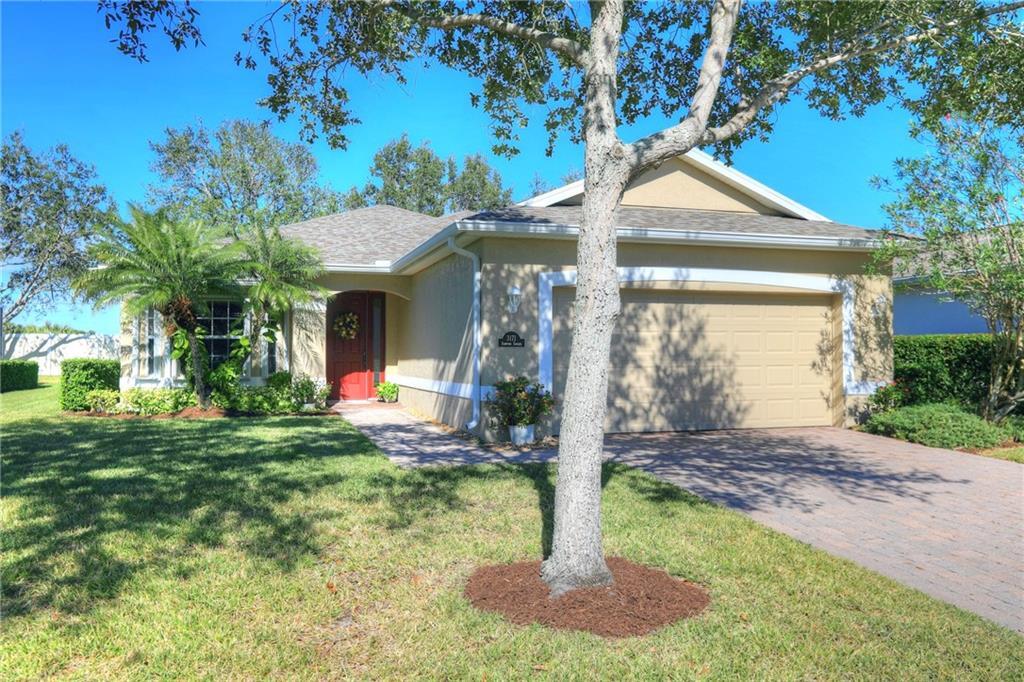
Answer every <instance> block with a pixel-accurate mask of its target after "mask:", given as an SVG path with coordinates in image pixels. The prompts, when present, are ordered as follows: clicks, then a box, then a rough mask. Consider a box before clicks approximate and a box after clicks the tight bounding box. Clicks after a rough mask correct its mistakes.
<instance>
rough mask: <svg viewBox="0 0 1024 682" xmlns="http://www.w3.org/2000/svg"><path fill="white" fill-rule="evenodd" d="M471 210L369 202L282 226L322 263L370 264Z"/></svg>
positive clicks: (403, 251) (407, 248) (388, 257)
mask: <svg viewBox="0 0 1024 682" xmlns="http://www.w3.org/2000/svg"><path fill="white" fill-rule="evenodd" d="M471 213H472V212H471V211H463V212H462V213H454V214H452V215H448V216H442V217H440V218H437V217H434V216H429V215H425V214H423V213H417V212H416V211H408V210H406V209H404V208H398V207H396V206H369V207H367V208H357V209H355V210H352V211H345V212H344V213H334V214H332V215H327V216H322V217H320V218H313V219H311V220H305V221H303V222H301V223H292V224H291V225H285V226H283V227H282V228H281V233H282V234H283V235H285V236H286V237H292V238H295V239H298V240H300V241H302V242H304V243H306V244H308V245H309V246H312V247H313V248H315V249H317V250H318V251H319V252H320V257H321V258H323V261H324V263H325V264H328V265H336V264H345V265H373V264H375V263H376V262H377V261H381V260H386V261H393V260H397V259H398V258H400V257H401V256H403V255H405V254H406V253H408V252H409V251H411V250H412V249H413V248H415V247H416V246H418V245H419V244H420V243H421V242H423V241H425V240H426V239H429V238H430V237H432V236H434V234H436V233H437V232H438V231H440V230H441V229H442V228H444V227H446V226H448V225H450V224H451V223H453V222H455V221H456V220H458V219H459V218H462V217H464V216H466V215H470V214H471Z"/></svg>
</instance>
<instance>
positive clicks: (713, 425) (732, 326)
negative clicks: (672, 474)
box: [553, 288, 837, 432]
mask: <svg viewBox="0 0 1024 682" xmlns="http://www.w3.org/2000/svg"><path fill="white" fill-rule="evenodd" d="M574 291H575V290H573V289H568V288H563V289H557V290H556V296H555V310H554V313H555V314H554V331H555V336H554V358H553V361H554V368H553V369H554V379H555V392H556V396H560V395H562V394H563V391H564V387H565V376H566V373H567V370H568V361H569V344H570V336H571V327H572V321H571V317H572V299H573V294H574ZM831 309H832V299H831V297H829V296H823V295H803V294H777V293H764V292H756V293H736V292H720V293H719V292H704V291H665V290H653V289H623V290H622V314H621V317H620V319H619V323H618V329H617V332H616V334H615V337H614V339H613V341H612V357H611V374H610V382H609V390H608V407H609V410H608V423H607V424H606V428H607V430H608V431H610V432H623V431H678V430H701V429H723V428H756V427H775V426H823V425H831V424H832V423H833V410H832V407H831V406H832V405H833V404H834V401H835V398H836V396H835V391H836V390H837V386H836V382H835V381H834V379H835V376H834V367H835V365H836V344H835V336H834V335H835V332H836V329H835V326H836V325H835V321H834V319H833V315H832V314H831Z"/></svg>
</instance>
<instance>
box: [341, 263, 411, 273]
mask: <svg viewBox="0 0 1024 682" xmlns="http://www.w3.org/2000/svg"><path fill="white" fill-rule="evenodd" d="M324 272H361V273H374V272H379V273H384V274H391V273H392V272H394V270H393V269H392V268H391V265H390V263H389V264H386V265H364V264H362V263H324Z"/></svg>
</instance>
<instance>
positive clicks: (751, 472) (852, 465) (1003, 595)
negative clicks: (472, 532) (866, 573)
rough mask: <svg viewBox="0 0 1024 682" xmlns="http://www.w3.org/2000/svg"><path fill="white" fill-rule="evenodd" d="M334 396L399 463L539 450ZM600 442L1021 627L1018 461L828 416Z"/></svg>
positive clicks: (614, 455) (1023, 543) (634, 461)
mask: <svg viewBox="0 0 1024 682" xmlns="http://www.w3.org/2000/svg"><path fill="white" fill-rule="evenodd" d="M338 409H339V410H341V411H342V412H343V413H344V415H345V416H346V417H347V418H348V419H349V420H350V421H351V422H352V423H353V424H355V425H356V426H357V427H358V428H359V429H360V430H362V431H363V432H364V433H365V434H366V435H367V436H369V437H370V438H371V439H372V440H373V441H374V442H375V443H376V444H377V446H378V447H379V448H380V449H381V450H382V451H383V452H384V453H385V454H387V455H388V457H390V458H391V460H392V461H394V462H395V463H396V464H398V465H399V466H405V467H416V466H446V465H447V466H450V465H461V464H478V463H481V462H497V461H504V462H507V461H544V460H550V459H554V457H555V452H554V451H550V450H533V451H528V452H501V451H497V450H494V449H491V448H483V447H479V446H476V445H474V444H472V443H470V442H467V441H465V440H462V439H459V438H456V437H454V436H452V435H451V434H450V433H447V432H446V431H445V430H443V429H440V428H438V427H436V426H432V425H430V424H427V423H425V422H423V421H420V420H418V419H416V418H414V417H412V416H410V415H409V414H407V413H406V412H404V411H402V410H400V409H387V408H385V409H379V408H378V407H376V406H370V405H363V404H354V405H347V406H345V405H339V406H338ZM605 454H606V456H607V457H608V458H610V459H615V460H618V461H621V462H624V463H626V464H630V465H633V466H636V467H639V468H642V469H644V470H646V471H648V472H650V473H652V474H654V475H655V476H657V477H659V478H661V479H663V480H665V481H668V482H670V483H673V484H675V485H677V486H679V487H680V488H684V489H686V490H689V491H691V492H694V493H696V494H698V495H701V496H702V497H704V498H706V499H709V500H713V501H715V502H718V503H720V504H723V505H726V506H728V507H732V508H734V509H738V510H739V511H741V512H744V513H746V514H749V515H750V516H752V517H753V518H755V519H757V520H758V521H760V522H761V523H763V524H765V525H767V526H770V527H772V528H774V529H776V530H779V531H781V532H783V533H786V534H788V535H791V536H793V537H795V538H797V539H798V540H802V541H804V542H807V543H809V544H811V545H814V546H816V547H820V548H821V549H824V550H826V551H828V552H831V553H832V554H836V555H838V556H842V557H846V558H847V559H851V560H853V561H855V562H857V563H859V564H861V565H862V566H866V567H867V568H870V569H873V570H875V571H878V572H879V573H882V574H884V575H887V576H889V577H890V578H894V579H895V580H898V581H899V582H901V583H903V584H905V585H909V586H910V587H914V588H917V589H919V590H921V591H923V592H926V593H928V594H930V595H932V596H933V597H936V598H938V599H942V600H944V601H947V602H949V603H951V604H956V605H957V606H960V607H961V608H964V609H967V610H969V611H973V612H974V613H977V614H979V615H981V616H983V617H985V618H989V619H991V620H994V621H996V622H998V623H1002V624H1003V625H1006V626H1008V627H1011V628H1014V629H1015V630H1017V631H1018V632H1024V466H1022V465H1020V464H1015V463H1013V462H1003V461H999V460H995V459H990V458H987V457H979V456H976V455H966V454H963V453H959V452H953V451H950V450H936V449H934V448H926V447H923V446H920V445H913V444H911V443H902V442H900V441H896V440H891V439H889V438H881V437H878V436H871V435H868V434H865V433H858V432H856V431H846V430H844V429H830V428H809V429H769V430H743V431H709V432H704V433H696V434H686V433H665V434H615V435H609V436H607V437H606V439H605Z"/></svg>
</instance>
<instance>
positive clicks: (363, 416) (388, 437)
mask: <svg viewBox="0 0 1024 682" xmlns="http://www.w3.org/2000/svg"><path fill="white" fill-rule="evenodd" d="M332 409H333V410H334V411H336V412H340V413H341V414H342V415H343V416H344V417H345V419H347V420H348V421H349V422H350V423H351V424H352V425H353V426H355V427H356V428H357V429H359V430H360V431H362V432H363V434H365V435H366V437H367V438H369V439H370V440H372V441H373V442H374V444H375V445H376V446H377V447H378V448H380V451H381V452H383V453H384V454H385V455H387V456H388V459H390V460H391V461H392V462H394V463H395V464H397V465H398V466H400V467H405V468H412V467H422V466H459V465H468V464H484V463H487V462H494V463H496V462H541V461H547V460H549V459H554V457H555V454H556V453H555V452H545V451H542V450H524V451H509V452H502V451H498V450H493V449H491V448H484V447H480V446H478V445H476V444H475V443H474V442H473V441H470V440H465V439H463V438H460V437H458V436H456V435H454V434H453V433H451V432H450V431H449V430H448V429H444V428H442V427H440V426H437V425H435V424H431V423H429V422H426V421H423V420H421V419H417V418H416V417H413V416H412V415H410V414H409V413H408V412H406V411H405V410H403V409H402V408H401V407H399V406H398V405H394V404H392V405H384V404H381V403H377V402H359V401H352V402H339V403H336V404H335V405H334V407H333V408H332Z"/></svg>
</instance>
